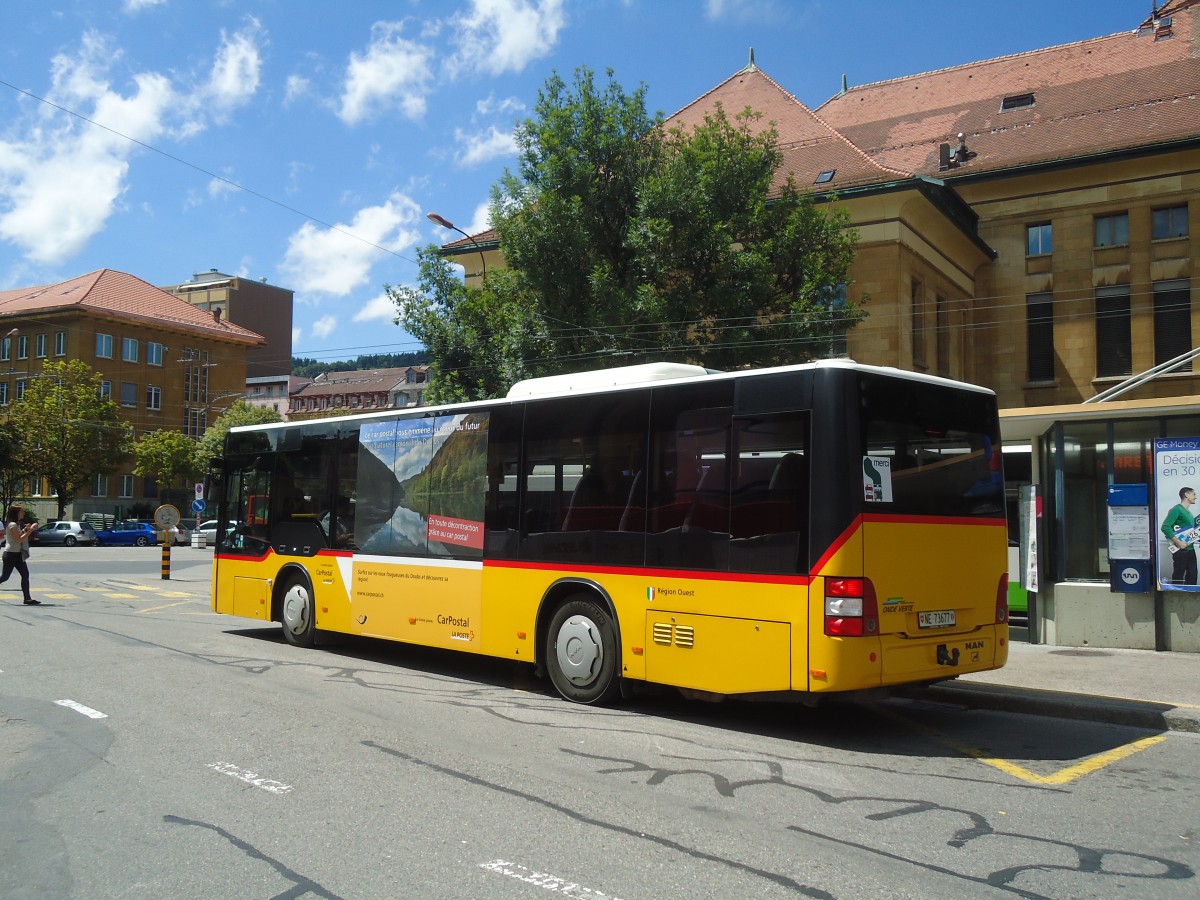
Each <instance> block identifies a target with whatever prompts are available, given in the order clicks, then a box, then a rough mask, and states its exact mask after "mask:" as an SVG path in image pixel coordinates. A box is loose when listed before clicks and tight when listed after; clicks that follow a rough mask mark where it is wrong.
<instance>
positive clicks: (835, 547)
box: [812, 515, 862, 575]
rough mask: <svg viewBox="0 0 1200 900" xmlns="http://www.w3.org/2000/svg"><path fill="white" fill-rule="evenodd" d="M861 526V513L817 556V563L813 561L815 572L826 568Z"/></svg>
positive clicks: (815, 573) (818, 572)
mask: <svg viewBox="0 0 1200 900" xmlns="http://www.w3.org/2000/svg"><path fill="white" fill-rule="evenodd" d="M861 527H862V516H861V515H859V516H855V517H854V520H853V521H852V522H851V523H850V524H849V525H847V526H846V530H845V531H843V532H842V533H841V534H839V535H838V536H837V538H836V539H834V542H833V543H832V544H830V545H829V546H828V547H827V548H826V550H825V552H824V553H822V554H821V555H820V556H819V557H817V561H816V562H815V563H813V566H812V572H813V574H814V575H819V574H820V572H821V570H822V569H824V568H825V566H826V564H827V563H828V562H829V560H830V558H831V557H832V556H833V554H835V553H837V552H838V551H839V550H841V549H842V547H843V546H844V545H845V543H846V541H848V540H850V537H851V536H852V535H853V534H854V532H856V531H858V529H859V528H861Z"/></svg>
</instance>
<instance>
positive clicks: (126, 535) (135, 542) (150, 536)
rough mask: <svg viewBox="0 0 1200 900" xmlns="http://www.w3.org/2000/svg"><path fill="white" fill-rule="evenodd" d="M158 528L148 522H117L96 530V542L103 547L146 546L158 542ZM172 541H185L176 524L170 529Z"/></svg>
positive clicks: (185, 535)
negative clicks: (111, 525) (101, 529)
mask: <svg viewBox="0 0 1200 900" xmlns="http://www.w3.org/2000/svg"><path fill="white" fill-rule="evenodd" d="M158 533H159V528H158V526H157V525H153V524H151V523H150V522H118V523H117V524H116V525H114V526H113V527H112V528H106V529H104V531H97V532H96V543H97V544H100V545H101V546H104V547H131V546H132V547H146V546H148V545H150V544H157V543H158ZM171 539H172V542H173V543H176V544H183V543H186V542H187V540H188V538H187V534H186V532H184V530H183V529H182V528H180V527H178V526H176V527H175V528H174V529H172V534H171Z"/></svg>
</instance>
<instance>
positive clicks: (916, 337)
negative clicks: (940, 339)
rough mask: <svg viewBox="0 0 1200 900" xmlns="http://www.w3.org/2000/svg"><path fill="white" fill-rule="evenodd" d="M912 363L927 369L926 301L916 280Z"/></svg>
mask: <svg viewBox="0 0 1200 900" xmlns="http://www.w3.org/2000/svg"><path fill="white" fill-rule="evenodd" d="M912 361H913V365H914V366H920V367H922V368H924V367H925V300H924V298H923V297H922V296H921V282H919V281H917V280H916V279H913V282H912Z"/></svg>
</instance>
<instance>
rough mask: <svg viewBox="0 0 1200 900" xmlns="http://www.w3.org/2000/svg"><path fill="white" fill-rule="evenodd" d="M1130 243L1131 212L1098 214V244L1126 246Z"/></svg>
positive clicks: (1101, 245)
mask: <svg viewBox="0 0 1200 900" xmlns="http://www.w3.org/2000/svg"><path fill="white" fill-rule="evenodd" d="M1128 244H1129V213H1115V214H1113V215H1111V216H1096V246H1097V247H1125V246H1128Z"/></svg>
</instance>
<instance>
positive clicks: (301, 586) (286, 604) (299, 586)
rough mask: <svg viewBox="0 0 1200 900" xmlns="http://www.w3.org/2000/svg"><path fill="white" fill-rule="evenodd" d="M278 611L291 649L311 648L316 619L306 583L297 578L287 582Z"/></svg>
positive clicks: (309, 590)
mask: <svg viewBox="0 0 1200 900" xmlns="http://www.w3.org/2000/svg"><path fill="white" fill-rule="evenodd" d="M279 611H280V616H279V618H280V619H282V620H283V636H284V638H285V639H286V640H287V642H288V643H289V644H291V645H292V646H293V647H311V646H312V645H313V644H314V643H315V640H316V634H317V617H316V611H315V609H314V607H313V595H312V590H311V589H310V588H309V586H308V583H307V582H305V581H303V580H301V579H299V578H293V579H292V580H291V581H289V582H288V583H287V585H286V586H285V587H284V589H283V596H282V598H281V600H280V610H279Z"/></svg>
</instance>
